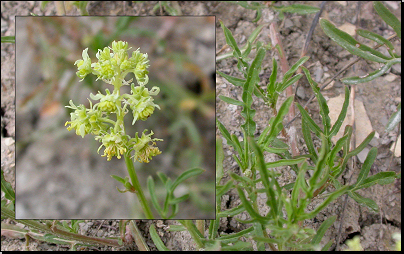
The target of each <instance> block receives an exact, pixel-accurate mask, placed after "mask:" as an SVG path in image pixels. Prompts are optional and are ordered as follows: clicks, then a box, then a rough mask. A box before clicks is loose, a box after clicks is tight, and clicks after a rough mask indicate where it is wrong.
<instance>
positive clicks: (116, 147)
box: [95, 128, 127, 161]
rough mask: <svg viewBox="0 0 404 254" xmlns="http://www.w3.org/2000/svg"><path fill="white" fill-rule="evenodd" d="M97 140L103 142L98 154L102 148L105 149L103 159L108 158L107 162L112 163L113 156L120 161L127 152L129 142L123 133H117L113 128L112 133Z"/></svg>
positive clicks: (98, 137) (97, 137)
mask: <svg viewBox="0 0 404 254" xmlns="http://www.w3.org/2000/svg"><path fill="white" fill-rule="evenodd" d="M95 139H96V140H101V142H102V145H100V147H99V148H98V151H97V153H98V152H99V151H100V149H101V147H103V146H104V147H105V149H104V154H103V155H101V156H103V157H105V156H107V160H108V161H110V160H111V158H112V156H116V157H117V158H118V159H120V158H121V155H122V154H123V153H125V152H126V147H127V142H126V138H124V135H123V134H122V133H116V132H115V131H114V129H113V128H110V133H106V134H104V135H101V136H96V137H95Z"/></svg>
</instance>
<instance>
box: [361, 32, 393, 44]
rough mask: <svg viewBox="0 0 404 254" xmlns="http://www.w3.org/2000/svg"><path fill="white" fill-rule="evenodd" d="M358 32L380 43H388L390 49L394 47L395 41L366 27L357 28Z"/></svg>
mask: <svg viewBox="0 0 404 254" xmlns="http://www.w3.org/2000/svg"><path fill="white" fill-rule="evenodd" d="M356 33H357V34H358V35H360V36H362V37H364V38H367V39H369V40H372V41H375V42H377V43H378V44H379V45H384V44H386V46H387V47H389V49H394V46H393V43H391V42H390V41H389V40H387V39H386V38H384V37H383V36H381V35H378V34H377V33H374V32H371V31H368V30H364V29H356Z"/></svg>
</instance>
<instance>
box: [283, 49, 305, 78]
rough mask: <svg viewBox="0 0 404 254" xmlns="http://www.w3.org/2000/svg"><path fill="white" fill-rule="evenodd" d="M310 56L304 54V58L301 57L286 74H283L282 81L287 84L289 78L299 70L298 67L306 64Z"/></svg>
mask: <svg viewBox="0 0 404 254" xmlns="http://www.w3.org/2000/svg"><path fill="white" fill-rule="evenodd" d="M309 58H310V57H308V56H304V57H302V58H300V59H299V60H298V61H297V62H296V63H295V64H294V65H293V66H292V67H291V68H290V69H289V70H288V71H287V72H286V73H285V75H283V80H282V83H283V84H285V83H286V81H288V80H289V78H290V77H292V75H293V73H295V72H296V71H297V69H299V67H300V66H301V65H302V64H304V63H305V62H306V61H307V60H309Z"/></svg>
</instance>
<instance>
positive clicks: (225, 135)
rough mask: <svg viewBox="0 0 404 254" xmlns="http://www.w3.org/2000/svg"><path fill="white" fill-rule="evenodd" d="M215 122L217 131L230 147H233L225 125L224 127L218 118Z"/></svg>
mask: <svg viewBox="0 0 404 254" xmlns="http://www.w3.org/2000/svg"><path fill="white" fill-rule="evenodd" d="M216 123H217V127H218V129H219V131H220V132H221V133H222V135H223V137H224V138H225V139H226V140H227V144H229V145H231V146H232V147H235V145H234V143H233V141H232V140H231V136H230V133H229V131H228V130H227V129H226V127H224V125H223V124H222V123H221V122H220V121H219V120H216Z"/></svg>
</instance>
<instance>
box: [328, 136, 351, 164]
mask: <svg viewBox="0 0 404 254" xmlns="http://www.w3.org/2000/svg"><path fill="white" fill-rule="evenodd" d="M346 142H350V140H348V134H346V135H344V136H342V137H341V138H340V139H338V141H337V142H336V143H335V146H334V147H333V148H332V150H331V153H330V156H329V158H328V166H330V167H333V166H334V159H335V157H336V156H337V153H338V152H339V151H340V150H341V149H342V147H344V145H345V143H346Z"/></svg>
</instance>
